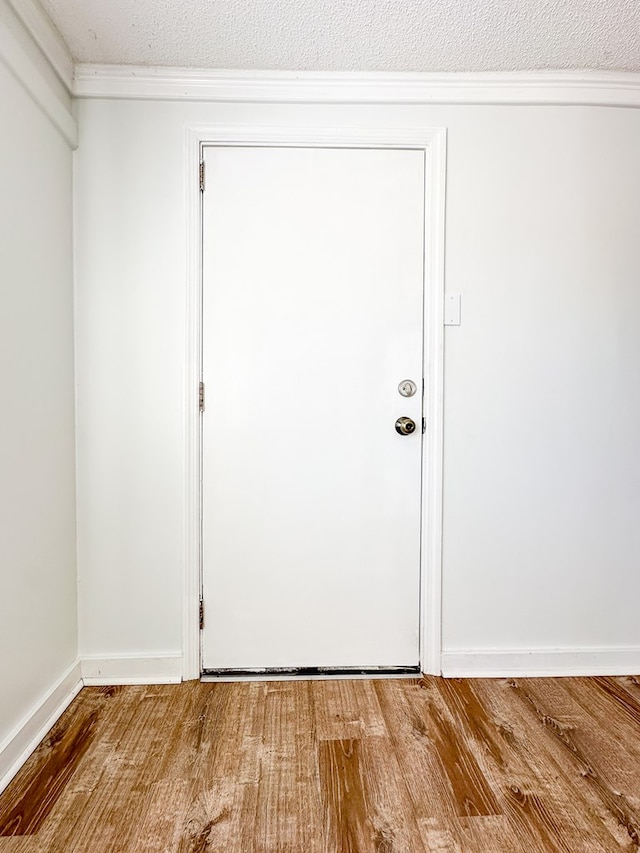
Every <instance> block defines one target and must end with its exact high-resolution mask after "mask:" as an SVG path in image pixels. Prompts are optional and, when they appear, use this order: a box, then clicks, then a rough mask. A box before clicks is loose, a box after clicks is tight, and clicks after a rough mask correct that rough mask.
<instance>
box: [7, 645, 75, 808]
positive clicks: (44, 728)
mask: <svg viewBox="0 0 640 853" xmlns="http://www.w3.org/2000/svg"><path fill="white" fill-rule="evenodd" d="M81 689H82V677H81V671H80V663H79V662H76V663H74V664H73V666H71V667H70V668H69V669H68V670H67V671H66V672H65V673H63V675H62V676H61V677H60V678H59V679H58V681H57V682H56V683H55V684H54V685H53V687H52V688H51V689H50V690H49V692H48V693H46V694H45V695H44V696H43V697H42V699H41V700H40V701H39V702H37V703H36V704H35V705H34V706H33V707H32V708H31V709H30V710H29V711H28V712H27V713H26V714H25V715H24V717H23V719H22V720H21V721H20V723H18V725H17V726H16V728H15V729H14V730H13V731H12V732H11V733H10V734H9V735H8V737H6V738H5V740H4V741H3V742H2V743H1V744H0V793H1V792H2V791H3V790H4V789H5V788H6V787H7V785H8V784H9V782H10V781H11V780H12V779H13V777H14V776H15V775H16V773H17V772H18V771H19V770H20V768H21V767H22V765H23V764H24V763H25V761H26V760H27V758H29V756H30V755H31V753H32V752H33V751H34V750H35V749H36V747H37V746H38V745H39V744H40V742H41V741H42V739H43V738H44V737H45V735H46V734H47V732H48V731H49V730H50V729H51V728H52V726H53V725H54V724H55V723H56V722H57V721H58V719H59V718H60V716H61V715H62V714H63V713H64V711H66V709H67V708H68V707H69V705H70V704H71V702H73V700H74V699H75V697H76V696H77V695H78V693H79V692H80V690H81Z"/></svg>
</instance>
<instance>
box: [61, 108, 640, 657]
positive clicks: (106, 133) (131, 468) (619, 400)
mask: <svg viewBox="0 0 640 853" xmlns="http://www.w3.org/2000/svg"><path fill="white" fill-rule="evenodd" d="M79 121H80V126H81V142H80V149H79V152H78V155H77V164H76V165H77V172H76V178H77V193H76V203H77V207H76V228H77V230H76V237H77V275H78V278H77V286H78V294H77V320H78V326H77V348H78V360H77V361H78V366H79V375H78V389H79V398H78V464H79V471H78V488H79V492H78V500H79V507H80V512H79V561H80V576H81V582H80V645H81V652H82V653H83V654H91V655H97V656H109V655H117V654H126V653H129V654H131V653H135V654H140V655H146V654H161V653H166V652H178V651H179V650H180V646H181V622H180V620H181V571H182V560H183V553H182V538H181V537H182V523H183V516H182V513H183V494H182V489H183V463H184V447H183V442H184V435H183V415H184V413H183V400H184V391H183V387H182V381H183V371H184V357H185V346H184V316H185V315H184V306H185V269H184V256H185V250H184V211H183V195H184V186H183V172H184V156H185V153H184V127H185V125H186V124H193V123H201V124H202V123H207V124H212V123H215V122H219V123H221V124H225V125H228V124H238V123H262V124H268V125H274V124H282V123H286V122H292V123H294V124H295V123H298V124H299V123H308V124H313V125H317V124H321V123H323V122H328V123H329V124H331V125H334V126H335V125H337V124H340V123H346V124H354V123H359V122H362V123H364V124H368V125H373V126H383V125H394V124H401V125H405V126H406V125H413V126H416V125H418V126H420V125H422V126H431V127H434V126H446V127H447V128H448V132H449V146H448V152H449V168H448V191H447V205H448V207H447V244H446V264H447V289H448V290H449V291H452V292H460V293H462V295H463V323H462V326H460V327H459V328H448V329H447V331H446V352H445V357H446V366H445V388H446V392H445V398H446V399H445V406H446V412H445V490H444V491H445V495H444V555H443V558H444V602H443V642H444V648H445V650H447V651H449V652H451V651H454V650H460V649H464V650H472V651H478V650H482V649H512V650H513V649H516V650H517V649H521V650H524V651H527V650H530V649H533V648H536V649H537V648H543V649H552V648H556V647H568V648H579V649H580V648H585V647H601V648H617V647H625V646H633V647H635V648H636V649H639V648H640V638H639V637H638V633H637V617H636V601H637V598H638V594H640V573H638V571H637V556H638V553H639V551H640V549H639V546H640V525H638V523H637V519H638V517H640V513H639V510H640V506H639V504H640V477H639V475H640V454H638V452H637V449H638V448H637V443H638V439H637V436H638V435H640V394H639V391H638V389H639V388H640V382H639V381H638V380H639V378H640V377H639V376H638V373H639V372H640V335H638V334H637V328H638V325H639V321H640V288H638V286H637V282H638V280H639V276H640V160H639V159H638V156H637V153H638V150H640V112H638V111H634V110H624V109H604V108H566V107H547V108H545V107H489V106H482V107H481V106H476V107H431V108H427V107H424V108H422V107H393V108H391V107H355V106H352V105H348V106H323V107H308V106H284V105H283V106H265V105H232V104H227V105H217V106H216V105H211V104H209V105H207V104H195V103H191V104H180V103H160V102H154V103H151V102H126V101H83V102H80V103H79Z"/></svg>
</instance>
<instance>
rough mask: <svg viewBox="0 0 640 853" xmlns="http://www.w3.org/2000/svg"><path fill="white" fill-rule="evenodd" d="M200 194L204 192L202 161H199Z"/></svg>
mask: <svg viewBox="0 0 640 853" xmlns="http://www.w3.org/2000/svg"><path fill="white" fill-rule="evenodd" d="M200 192H201V193H203V192H204V160H201V161H200Z"/></svg>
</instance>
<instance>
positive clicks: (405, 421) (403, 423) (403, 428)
mask: <svg viewBox="0 0 640 853" xmlns="http://www.w3.org/2000/svg"><path fill="white" fill-rule="evenodd" d="M415 431H416V423H415V421H412V420H411V418H398V420H397V421H396V432H397V433H398V435H411V433H412V432H415Z"/></svg>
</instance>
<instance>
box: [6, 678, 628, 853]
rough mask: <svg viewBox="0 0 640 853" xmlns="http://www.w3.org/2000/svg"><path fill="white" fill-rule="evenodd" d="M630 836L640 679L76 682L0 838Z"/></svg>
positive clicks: (366, 850)
mask: <svg viewBox="0 0 640 853" xmlns="http://www.w3.org/2000/svg"><path fill="white" fill-rule="evenodd" d="M96 850H99V851H100V853H138V851H142V853H221V851H224V853H435V851H437V853H515V851H525V850H526V851H527V853H606V851H639V850H640V679H638V678H636V677H635V676H628V677H620V678H593V679H589V678H567V679H522V680H520V679H519V680H513V679H511V680H507V679H496V680H483V679H479V680H474V681H471V680H463V679H462V680H459V679H453V680H443V679H438V678H427V677H425V678H421V679H412V680H381V681H363V680H357V681H325V682H320V681H315V682H313V681H310V682H304V681H298V682H293V681H290V682H251V683H239V684H199V683H197V682H191V683H188V684H182V685H163V686H149V687H118V688H85V689H84V690H83V691H82V692H81V693H80V695H79V696H78V697H77V699H76V700H75V702H74V703H73V704H72V706H71V707H70V708H69V709H68V710H67V711H66V713H65V714H64V715H63V716H62V717H61V719H60V720H59V721H58V723H57V724H56V726H55V727H54V729H52V731H51V732H50V733H49V735H48V736H47V737H46V738H45V740H44V741H43V743H42V744H41V745H40V747H39V748H38V750H37V751H36V752H35V753H34V755H33V756H32V757H31V758H30V759H29V761H28V762H27V764H26V765H25V766H24V768H23V769H22V771H21V772H20V773H19V775H18V776H17V777H16V779H15V780H14V781H13V783H12V784H11V785H10V786H9V788H7V790H6V791H5V792H4V793H3V794H2V796H0V853H94V851H96Z"/></svg>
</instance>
